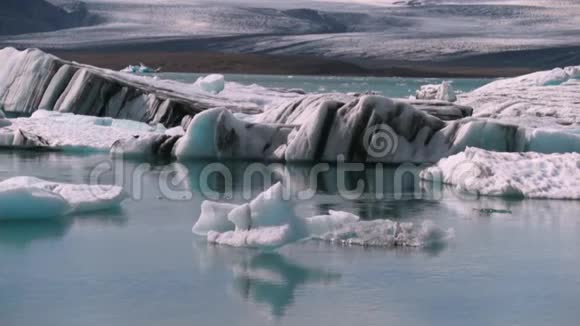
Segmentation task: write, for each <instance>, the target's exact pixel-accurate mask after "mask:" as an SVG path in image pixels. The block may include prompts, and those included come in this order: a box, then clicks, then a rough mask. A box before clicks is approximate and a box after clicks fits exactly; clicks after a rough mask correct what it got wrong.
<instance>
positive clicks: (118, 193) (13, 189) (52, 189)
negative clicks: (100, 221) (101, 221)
mask: <svg viewBox="0 0 580 326" xmlns="http://www.w3.org/2000/svg"><path fill="white" fill-rule="evenodd" d="M126 197H127V195H126V193H125V192H124V191H123V189H122V188H121V187H118V186H109V185H86V184H67V183H58V182H51V181H45V180H42V179H38V178H34V177H14V178H11V179H7V180H4V181H2V182H0V220H19V219H47V218H54V217H59V216H64V215H68V214H75V213H85V212H93V211H97V210H103V209H108V208H112V207H116V206H119V205H120V203H121V201H123V200H124V199H125V198H126Z"/></svg>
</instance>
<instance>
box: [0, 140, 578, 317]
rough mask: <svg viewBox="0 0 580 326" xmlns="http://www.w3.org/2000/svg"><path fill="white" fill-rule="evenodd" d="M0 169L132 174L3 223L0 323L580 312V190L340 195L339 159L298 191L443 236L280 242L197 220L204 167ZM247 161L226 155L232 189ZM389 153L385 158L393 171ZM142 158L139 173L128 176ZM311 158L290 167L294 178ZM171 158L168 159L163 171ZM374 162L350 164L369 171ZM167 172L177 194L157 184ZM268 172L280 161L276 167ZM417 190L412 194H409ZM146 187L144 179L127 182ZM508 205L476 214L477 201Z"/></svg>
mask: <svg viewBox="0 0 580 326" xmlns="http://www.w3.org/2000/svg"><path fill="white" fill-rule="evenodd" d="M0 162H1V164H0V180H3V179H5V178H8V177H11V176H16V175H34V176H38V177H42V178H45V179H49V180H57V181H63V182H76V183H81V182H88V181H89V174H90V173H91V171H93V170H94V168H95V167H96V166H100V167H102V166H103V164H105V165H106V166H111V167H113V166H114V167H115V168H114V171H115V172H114V173H113V172H106V173H105V174H104V175H103V176H102V178H101V179H100V180H101V181H102V182H103V183H113V182H117V183H120V184H122V185H124V186H125V188H126V189H130V190H131V191H132V192H133V193H134V197H136V198H135V199H129V200H127V201H126V202H124V204H123V205H122V208H121V209H119V210H112V211H105V212H100V213H94V214H85V215H78V216H72V217H69V218H62V219H59V220H55V221H52V222H43V223H40V222H30V223H1V224H0V325H2V326H15V325H45V326H52V325H54V326H68V325H71V326H73V325H74V326H77V325H95V326H96V325H99V326H100V325H109V326H112V325H119V326H121V325H123V326H124V325H248V326H249V325H388V324H396V325H461V326H463V325H482V326H483V325H486V326H487V325H577V323H578V319H579V317H580V312H579V311H578V309H577V306H578V302H580V254H579V253H578V248H580V220H579V219H578V212H579V211H580V203H579V202H577V201H547V200H543V201H542V200H524V201H506V200H502V199H481V198H480V199H473V198H472V199H470V200H465V199H462V198H461V197H460V196H458V194H454V193H453V192H452V191H451V190H450V189H447V188H443V189H442V190H441V191H442V192H441V193H437V192H433V193H430V192H428V191H426V190H425V189H429V186H426V185H425V184H419V185H415V183H414V182H413V180H410V181H408V182H407V181H406V182H403V185H402V187H401V188H400V189H401V192H397V193H395V192H394V191H393V189H394V188H393V187H388V186H387V187H386V188H385V189H386V191H385V196H386V199H382V200H378V199H375V198H374V195H370V189H372V188H373V187H372V186H371V187H369V193H368V194H369V196H362V197H361V198H360V199H357V200H348V199H344V198H342V197H340V196H338V195H337V185H336V182H334V181H333V180H335V178H334V174H333V173H334V171H331V172H329V173H328V174H325V175H323V176H321V178H320V180H319V183H318V185H317V187H316V190H317V192H316V194H315V196H314V197H313V198H311V199H309V200H305V201H301V202H297V203H296V211H297V212H299V213H300V214H301V215H304V216H309V215H312V214H315V213H318V212H323V211H326V210H328V209H342V210H347V211H350V212H353V213H356V214H359V215H360V216H362V217H363V218H366V219H376V218H389V219H394V220H398V221H414V222H417V221H423V220H425V219H430V220H433V221H434V222H435V223H437V224H439V225H441V226H443V227H446V228H447V227H452V228H454V229H455V234H456V236H455V239H454V240H452V241H451V242H450V243H449V244H448V245H447V246H443V247H438V248H431V249H429V250H423V249H410V248H407V249H376V248H375V249H373V248H361V247H342V246H337V245H332V244H328V243H321V242H314V241H310V242H305V243H297V244H292V245H289V246H287V247H284V248H282V249H281V250H279V251H278V252H275V253H261V252H258V251H256V250H250V249H235V248H228V247H216V246H208V245H207V244H205V243H204V242H203V241H201V240H200V239H196V238H194V237H193V236H192V234H191V226H192V224H193V222H194V221H195V219H196V218H197V216H198V215H199V213H200V204H201V201H202V200H203V199H204V195H202V194H201V190H200V189H202V188H203V187H201V185H200V178H199V175H200V171H201V170H202V169H203V167H204V166H205V165H206V164H207V163H196V164H189V165H179V164H176V163H170V164H163V163H146V164H145V165H144V163H143V162H131V161H129V162H120V161H111V160H110V158H109V157H108V156H106V155H91V156H68V155H63V154H55V153H52V154H51V153H37V154H35V153H29V152H1V153H0ZM246 167H247V164H243V163H231V164H228V168H229V169H230V171H232V173H233V176H234V179H233V180H234V187H233V190H232V194H228V191H227V190H226V189H227V187H226V186H225V184H224V183H223V182H222V181H221V179H219V178H215V179H211V180H210V181H209V182H208V185H209V186H210V187H211V189H213V190H216V191H217V192H218V193H221V194H225V196H223V197H232V199H231V200H232V201H234V202H240V201H241V200H242V197H243V195H242V194H241V193H242V192H243V190H244V189H252V190H253V191H252V192H253V193H258V192H259V191H260V190H262V187H263V182H262V180H260V179H259V180H254V182H251V183H244V181H243V179H242V178H241V175H242V174H243V171H244V169H245V168H246ZM394 169H395V167H389V168H385V170H384V171H383V172H384V179H385V180H386V182H387V184H390V183H389V182H392V181H390V180H392V175H393V173H394V172H393V171H394ZM137 170H138V171H143V172H142V173H141V174H139V175H140V176H141V175H142V177H140V178H139V180H141V181H140V182H139V181H136V179H133V178H132V177H130V176H131V175H133V172H134V171H137ZM307 170H308V167H304V166H295V167H291V168H290V169H289V171H290V172H289V175H290V176H291V177H292V180H294V181H296V182H297V183H300V181H299V180H302V179H303V178H301V176H302V175H305V171H307ZM168 172H174V173H168ZM376 172H377V171H375V170H373V168H371V167H369V168H368V170H367V171H365V173H362V174H360V173H359V174H356V173H355V174H349V175H348V178H347V184H355V182H356V181H357V180H363V181H366V182H370V180H371V179H372V178H373V176H374V175H375V174H376ZM167 175H170V176H175V178H174V179H173V178H170V180H172V182H173V181H175V182H173V183H171V184H170V188H171V191H172V192H171V194H175V193H177V194H181V193H180V192H181V191H184V192H183V194H186V193H190V194H192V198H191V199H187V200H186V199H181V198H182V197H179V196H170V197H172V198H173V199H169V198H168V196H166V195H167V190H163V189H164V188H163V187H162V186H160V185H163V184H165V183H163V182H165V181H167ZM273 178H274V179H275V178H276V177H275V175H274V177H273ZM414 192H418V194H419V196H417V195H416V194H414ZM135 194H139V195H135ZM479 208H496V209H500V208H501V209H508V210H510V211H511V213H508V214H491V215H486V214H480V213H479V212H478V211H476V210H474V209H479Z"/></svg>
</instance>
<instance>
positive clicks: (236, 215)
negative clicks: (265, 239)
mask: <svg viewBox="0 0 580 326" xmlns="http://www.w3.org/2000/svg"><path fill="white" fill-rule="evenodd" d="M228 220H230V222H232V223H234V224H235V226H236V231H247V230H249V229H251V228H252V210H251V208H250V204H244V205H240V206H238V207H236V208H234V209H233V210H232V211H231V212H230V213H229V214H228Z"/></svg>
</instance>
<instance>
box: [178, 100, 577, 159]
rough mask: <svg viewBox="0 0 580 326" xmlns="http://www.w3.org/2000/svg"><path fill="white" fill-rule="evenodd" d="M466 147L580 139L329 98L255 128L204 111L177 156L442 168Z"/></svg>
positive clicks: (569, 148)
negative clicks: (433, 165) (413, 164)
mask: <svg viewBox="0 0 580 326" xmlns="http://www.w3.org/2000/svg"><path fill="white" fill-rule="evenodd" d="M338 98H341V96H338ZM342 98H344V97H342ZM307 99H308V100H309V101H307ZM467 147H478V148H482V149H487V150H495V151H502V152H527V151H535V152H541V153H565V152H580V135H579V134H575V133H570V132H566V131H564V130H555V129H535V128H526V127H522V126H517V125H513V124H507V123H503V122H500V121H496V120H492V119H482V118H463V119H459V120H453V121H444V120H441V119H439V118H437V117H435V116H433V115H430V114H428V113H425V112H424V111H422V110H419V109H416V108H415V107H413V106H411V105H410V104H408V103H406V102H404V101H398V100H392V99H388V98H384V97H380V96H369V95H365V96H361V97H359V98H354V99H351V101H350V102H348V103H342V102H339V101H337V100H332V99H328V95H326V97H319V96H318V97H314V98H312V99H310V98H308V97H306V98H305V99H303V100H302V101H300V102H298V103H297V105H287V106H281V107H279V108H277V109H271V110H270V111H269V112H265V113H264V114H262V115H261V117H260V118H258V119H256V120H254V122H246V121H244V120H241V119H238V118H236V116H234V115H233V114H231V113H230V112H228V110H226V109H211V110H206V111H205V112H203V113H201V114H199V115H197V116H195V117H194V119H193V120H192V122H191V124H190V126H189V128H188V130H187V132H186V135H185V136H184V137H182V138H181V139H179V140H178V141H177V143H176V146H175V155H176V156H177V158H178V159H190V158H236V159H252V160H273V161H286V162H304V161H305V162H321V161H323V162H337V161H347V162H385V163H401V162H437V161H438V160H440V159H441V158H444V157H447V156H449V155H453V154H457V153H459V152H462V151H463V150H465V149H466V148H467Z"/></svg>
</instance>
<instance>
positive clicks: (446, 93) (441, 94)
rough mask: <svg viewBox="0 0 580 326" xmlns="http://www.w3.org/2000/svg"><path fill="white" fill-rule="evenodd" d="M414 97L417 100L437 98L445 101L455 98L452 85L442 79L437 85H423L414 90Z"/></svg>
mask: <svg viewBox="0 0 580 326" xmlns="http://www.w3.org/2000/svg"><path fill="white" fill-rule="evenodd" d="M415 97H416V98H417V99H418V100H439V101H447V102H455V101H456V100H457V96H456V95H455V91H454V90H453V86H451V83H450V82H448V81H444V82H443V83H441V84H439V85H431V84H429V85H423V86H421V88H420V89H419V90H418V91H417V92H416V94H415Z"/></svg>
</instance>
